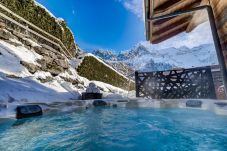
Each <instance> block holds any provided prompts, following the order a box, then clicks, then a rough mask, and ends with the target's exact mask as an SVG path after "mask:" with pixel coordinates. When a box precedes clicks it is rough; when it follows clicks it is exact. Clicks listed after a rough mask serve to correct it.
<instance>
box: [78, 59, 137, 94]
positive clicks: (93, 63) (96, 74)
mask: <svg viewBox="0 0 227 151" xmlns="http://www.w3.org/2000/svg"><path fill="white" fill-rule="evenodd" d="M77 72H78V74H79V75H80V76H83V77H86V78H87V79H89V80H95V81H102V82H105V83H108V84H111V85H113V86H116V87H120V88H122V89H125V90H128V88H129V80H128V79H126V78H125V77H123V76H122V75H120V74H119V73H117V72H116V71H114V70H113V69H111V68H109V67H107V66H106V65H104V64H103V63H101V62H100V61H98V60H97V59H96V58H95V57H92V56H86V57H85V58H84V60H83V62H82V63H81V65H80V66H79V67H78V69H77ZM130 89H131V90H132V89H134V83H132V82H131V85H130Z"/></svg>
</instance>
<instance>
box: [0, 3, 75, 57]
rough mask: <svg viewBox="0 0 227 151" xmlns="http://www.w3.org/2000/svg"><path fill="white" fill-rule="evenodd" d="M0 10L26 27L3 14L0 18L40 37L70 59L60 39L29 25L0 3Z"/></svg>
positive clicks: (0, 14)
mask: <svg viewBox="0 0 227 151" xmlns="http://www.w3.org/2000/svg"><path fill="white" fill-rule="evenodd" d="M0 8H1V9H3V10H4V11H6V12H8V13H10V14H11V15H13V16H14V17H16V18H18V19H19V20H21V21H23V22H24V23H26V25H22V24H21V23H19V22H17V21H16V20H14V19H12V18H11V17H9V16H7V15H5V14H3V13H1V12H0V16H1V17H3V18H4V19H6V20H8V21H10V22H12V23H14V24H15V25H17V26H19V27H20V28H23V29H25V30H26V31H28V32H30V33H32V34H34V35H36V36H38V37H40V38H42V39H44V40H46V41H48V42H49V43H51V44H53V45H55V46H57V47H59V48H60V50H61V51H62V52H63V53H64V55H65V56H66V57H68V56H70V57H72V55H71V53H70V52H69V51H68V49H67V48H66V47H65V45H64V44H63V43H62V41H61V40H60V39H58V38H57V37H55V36H53V35H51V34H49V33H48V32H46V31H44V30H42V29H41V28H39V27H37V26H36V25H34V24H32V23H30V22H29V21H27V20H26V19H24V18H22V17H21V16H19V15H17V14H15V13H14V12H12V11H11V10H10V9H8V8H6V7H5V6H4V5H3V4H1V3H0ZM28 26H31V27H33V28H34V29H36V30H38V31H39V32H41V33H42V34H44V35H47V36H49V37H51V38H52V39H54V40H56V41H57V42H58V43H56V42H54V41H53V40H50V39H48V38H46V37H45V36H43V35H41V34H39V33H37V32H35V31H34V30H32V29H30V28H28ZM64 50H65V51H66V52H67V54H68V55H67V54H66V53H65V51H64Z"/></svg>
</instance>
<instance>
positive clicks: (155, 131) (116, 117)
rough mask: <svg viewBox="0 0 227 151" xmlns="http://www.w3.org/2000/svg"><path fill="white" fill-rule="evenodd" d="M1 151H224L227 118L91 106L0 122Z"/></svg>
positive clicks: (191, 112)
mask: <svg viewBox="0 0 227 151" xmlns="http://www.w3.org/2000/svg"><path fill="white" fill-rule="evenodd" d="M0 150H1V151H8V150H10V151H30V150H34V151H41V150H42V151H43V150H49V151H55V150H60V151H62V150H78V151H197V150H198V151H212V150H215V151H225V150H227V117H226V116H219V115H216V114H215V113H213V112H209V111H203V110H197V109H151V108H91V109H88V110H81V111H75V112H70V113H57V114H52V115H46V116H43V117H38V118H30V119H26V120H19V121H15V120H6V121H4V122H2V123H1V124H0Z"/></svg>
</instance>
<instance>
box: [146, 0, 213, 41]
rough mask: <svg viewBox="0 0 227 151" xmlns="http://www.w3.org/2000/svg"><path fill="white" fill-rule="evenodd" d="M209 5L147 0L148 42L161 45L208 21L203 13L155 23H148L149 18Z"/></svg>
mask: <svg viewBox="0 0 227 151" xmlns="http://www.w3.org/2000/svg"><path fill="white" fill-rule="evenodd" d="M208 4H209V2H208V0H145V17H146V18H145V21H146V23H145V26H146V38H147V40H148V41H150V42H151V43H153V44H157V43H160V42H162V41H164V40H166V39H169V38H171V37H173V36H175V35H177V34H179V33H181V32H191V31H192V30H193V29H194V28H195V27H196V26H197V25H198V24H201V23H203V22H204V21H206V19H207V17H204V13H201V12H195V13H188V14H184V15H179V16H175V17H172V18H168V19H163V20H160V21H153V22H151V21H150V22H148V21H147V19H148V18H152V17H157V16H163V15H167V14H171V13H174V12H177V11H184V10H189V9H191V8H194V7H197V6H201V5H208ZM198 18H200V19H198ZM204 19H205V20H204Z"/></svg>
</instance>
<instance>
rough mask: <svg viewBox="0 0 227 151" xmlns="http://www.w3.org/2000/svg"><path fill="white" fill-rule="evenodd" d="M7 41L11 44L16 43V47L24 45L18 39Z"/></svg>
mask: <svg viewBox="0 0 227 151" xmlns="http://www.w3.org/2000/svg"><path fill="white" fill-rule="evenodd" d="M6 42H7V43H9V44H11V45H14V46H15V47H19V46H23V44H22V43H20V42H18V41H12V40H6Z"/></svg>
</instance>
